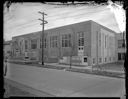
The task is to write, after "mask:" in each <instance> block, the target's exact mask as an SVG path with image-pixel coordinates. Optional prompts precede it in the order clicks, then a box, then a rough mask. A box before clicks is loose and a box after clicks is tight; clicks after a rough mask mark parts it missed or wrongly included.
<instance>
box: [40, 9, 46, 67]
mask: <svg viewBox="0 0 128 99" xmlns="http://www.w3.org/2000/svg"><path fill="white" fill-rule="evenodd" d="M38 13H40V14H41V15H42V19H38V20H40V21H42V23H41V24H40V25H42V65H44V24H47V23H48V22H47V21H45V20H44V15H47V14H45V13H44V12H40V11H39V12H38Z"/></svg>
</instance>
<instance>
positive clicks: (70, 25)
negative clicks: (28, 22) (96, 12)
mask: <svg viewBox="0 0 128 99" xmlns="http://www.w3.org/2000/svg"><path fill="white" fill-rule="evenodd" d="M85 22H92V23H96V24H98V25H100V26H101V27H103V28H106V29H108V30H109V31H111V32H113V33H116V32H115V31H113V30H111V29H109V28H108V27H105V26H103V25H101V24H99V23H97V22H95V21H93V20H87V21H82V22H79V23H73V24H69V25H64V26H59V27H55V28H50V29H46V30H44V32H46V31H50V30H54V29H59V28H62V27H68V26H72V25H76V24H82V23H85ZM39 32H42V31H36V32H31V33H28V34H23V35H18V36H14V37H12V38H17V37H22V36H27V35H31V34H35V33H39Z"/></svg>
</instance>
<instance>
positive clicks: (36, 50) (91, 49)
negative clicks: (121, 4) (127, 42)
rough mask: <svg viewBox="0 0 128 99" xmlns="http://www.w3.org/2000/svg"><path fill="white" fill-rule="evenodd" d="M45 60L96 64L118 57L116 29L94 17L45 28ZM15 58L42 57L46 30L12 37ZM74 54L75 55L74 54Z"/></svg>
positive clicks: (112, 60)
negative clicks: (109, 27) (98, 21)
mask: <svg viewBox="0 0 128 99" xmlns="http://www.w3.org/2000/svg"><path fill="white" fill-rule="evenodd" d="M44 32H45V33H44V60H45V62H60V63H66V64H69V63H70V59H71V61H72V64H76V65H96V64H104V63H111V62H115V61H117V57H116V37H115V34H116V33H115V32H114V31H112V30H110V29H108V28H106V27H104V26H102V25H100V24H98V23H96V22H94V21H92V20H89V21H84V22H80V23H75V24H71V25H66V26H62V27H58V28H53V29H49V30H45V31H44ZM12 42H13V43H12V53H13V58H20V59H24V58H25V57H28V59H29V60H35V61H41V58H42V53H41V52H42V32H41V31H38V32H34V33H30V34H26V35H21V36H16V37H13V38H12ZM71 57H72V58H71Z"/></svg>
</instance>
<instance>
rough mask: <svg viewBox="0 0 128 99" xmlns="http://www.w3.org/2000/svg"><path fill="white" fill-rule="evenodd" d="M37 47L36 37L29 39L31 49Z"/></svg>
mask: <svg viewBox="0 0 128 99" xmlns="http://www.w3.org/2000/svg"><path fill="white" fill-rule="evenodd" d="M36 48H37V39H33V40H31V49H36Z"/></svg>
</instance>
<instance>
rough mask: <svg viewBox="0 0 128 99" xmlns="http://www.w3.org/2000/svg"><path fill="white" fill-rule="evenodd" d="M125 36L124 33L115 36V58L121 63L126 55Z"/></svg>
mask: <svg viewBox="0 0 128 99" xmlns="http://www.w3.org/2000/svg"><path fill="white" fill-rule="evenodd" d="M125 40H126V36H125V33H124V34H123V33H117V34H116V47H117V50H116V52H117V57H118V61H123V60H124V59H125V54H126V41H125Z"/></svg>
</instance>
